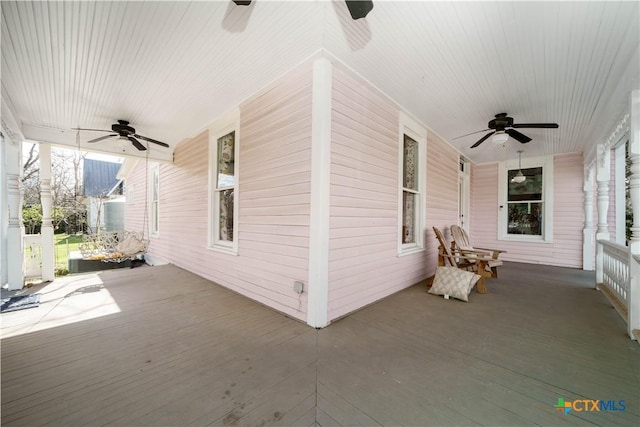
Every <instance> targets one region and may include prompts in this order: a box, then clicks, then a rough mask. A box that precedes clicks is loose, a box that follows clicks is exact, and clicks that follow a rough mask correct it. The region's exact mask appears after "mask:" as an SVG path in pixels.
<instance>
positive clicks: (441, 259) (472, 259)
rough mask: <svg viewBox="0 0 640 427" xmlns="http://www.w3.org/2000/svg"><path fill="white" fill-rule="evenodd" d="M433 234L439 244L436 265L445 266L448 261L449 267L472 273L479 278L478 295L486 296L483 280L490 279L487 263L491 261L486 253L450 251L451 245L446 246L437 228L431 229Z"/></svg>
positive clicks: (485, 286)
mask: <svg viewBox="0 0 640 427" xmlns="http://www.w3.org/2000/svg"><path fill="white" fill-rule="evenodd" d="M433 232H434V233H435V234H436V238H437V239H438V242H439V243H440V246H439V247H438V265H439V266H445V265H446V262H447V261H448V262H449V265H451V266H452V267H455V268H459V269H461V270H467V271H473V272H474V273H476V274H477V275H479V276H480V280H478V284H477V285H476V286H477V290H478V293H479V294H486V293H487V285H486V284H485V282H484V279H486V278H487V277H491V271H490V269H489V268H488V265H489V264H488V263H489V261H491V258H489V257H488V253H486V252H473V251H467V253H465V254H462V253H461V252H460V251H458V250H456V249H452V248H451V245H448V244H447V242H446V240H445V238H444V235H443V234H442V231H440V230H439V229H438V228H437V227H433Z"/></svg>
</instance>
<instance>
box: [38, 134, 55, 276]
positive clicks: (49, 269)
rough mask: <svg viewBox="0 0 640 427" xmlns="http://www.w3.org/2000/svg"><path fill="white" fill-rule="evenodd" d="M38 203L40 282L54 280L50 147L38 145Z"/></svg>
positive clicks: (42, 144)
mask: <svg viewBox="0 0 640 427" xmlns="http://www.w3.org/2000/svg"><path fill="white" fill-rule="evenodd" d="M40 203H41V204H42V227H41V229H40V230H41V231H40V232H41V235H42V281H43V282H50V281H52V280H53V279H54V278H55V274H54V268H55V259H54V258H55V257H54V253H53V250H54V245H53V222H52V221H51V205H52V200H51V145H49V144H46V143H40Z"/></svg>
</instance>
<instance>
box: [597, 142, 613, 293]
mask: <svg viewBox="0 0 640 427" xmlns="http://www.w3.org/2000/svg"><path fill="white" fill-rule="evenodd" d="M597 150H598V151H597V157H596V181H597V183H598V229H597V231H596V287H598V286H599V285H600V284H601V283H602V282H603V281H604V272H603V266H604V248H603V247H602V245H601V244H599V243H597V241H598V240H609V238H610V236H609V225H608V224H607V214H608V210H609V179H610V175H611V150H610V149H609V147H608V146H607V145H605V144H598V148H597Z"/></svg>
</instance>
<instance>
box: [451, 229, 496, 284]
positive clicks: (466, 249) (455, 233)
mask: <svg viewBox="0 0 640 427" xmlns="http://www.w3.org/2000/svg"><path fill="white" fill-rule="evenodd" d="M451 237H453V248H454V249H456V250H457V251H459V252H460V253H462V254H469V255H471V256H473V254H474V253H477V252H483V253H484V254H486V255H490V256H491V260H490V261H489V263H488V266H489V269H490V270H491V277H498V267H500V266H501V265H502V264H503V263H502V261H501V260H499V259H498V257H499V256H500V254H501V253H503V252H506V251H503V250H500V249H488V248H479V247H474V246H473V245H472V244H471V242H470V241H469V235H468V234H467V232H466V231H465V230H464V228H462V227H460V226H459V225H452V226H451Z"/></svg>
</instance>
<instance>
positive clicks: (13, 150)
mask: <svg viewBox="0 0 640 427" xmlns="http://www.w3.org/2000/svg"><path fill="white" fill-rule="evenodd" d="M2 145H3V149H4V162H5V164H4V165H3V166H4V169H5V172H4V173H5V177H6V183H7V205H8V208H9V209H8V210H9V217H8V224H7V265H6V267H7V284H8V285H9V289H10V290H17V289H22V286H23V285H24V240H23V238H24V224H23V223H22V194H23V193H22V143H21V142H13V141H11V140H10V139H9V138H8V137H5V139H4V141H3V144H2Z"/></svg>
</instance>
